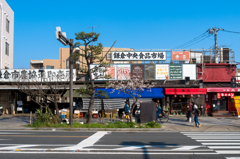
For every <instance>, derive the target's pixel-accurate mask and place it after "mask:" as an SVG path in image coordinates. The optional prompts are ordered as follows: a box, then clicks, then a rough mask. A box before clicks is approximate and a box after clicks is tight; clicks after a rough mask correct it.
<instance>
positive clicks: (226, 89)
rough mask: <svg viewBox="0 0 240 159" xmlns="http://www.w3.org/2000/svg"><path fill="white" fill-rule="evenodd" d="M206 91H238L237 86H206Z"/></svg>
mask: <svg viewBox="0 0 240 159" xmlns="http://www.w3.org/2000/svg"><path fill="white" fill-rule="evenodd" d="M207 92H218V93H219V92H224V93H226V92H230V93H231V92H240V89H239V88H230V87H220V88H207Z"/></svg>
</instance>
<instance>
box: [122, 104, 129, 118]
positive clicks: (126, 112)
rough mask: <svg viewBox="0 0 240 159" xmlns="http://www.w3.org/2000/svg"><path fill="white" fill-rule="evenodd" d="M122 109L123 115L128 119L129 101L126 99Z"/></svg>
mask: <svg viewBox="0 0 240 159" xmlns="http://www.w3.org/2000/svg"><path fill="white" fill-rule="evenodd" d="M123 111H124V113H125V115H126V116H127V119H128V121H129V120H130V118H129V102H128V101H126V102H125V106H124V109H123Z"/></svg>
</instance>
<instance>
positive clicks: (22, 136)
mask: <svg viewBox="0 0 240 159" xmlns="http://www.w3.org/2000/svg"><path fill="white" fill-rule="evenodd" d="M0 136H8V137H89V136H47V135H46V136H44V135H41V136H38V135H0Z"/></svg>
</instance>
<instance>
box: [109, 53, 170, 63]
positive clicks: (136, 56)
mask: <svg viewBox="0 0 240 159" xmlns="http://www.w3.org/2000/svg"><path fill="white" fill-rule="evenodd" d="M112 60H113V61H114V60H115V61H116V60H121V61H128V60H129V61H133V60H137V61H142V60H157V61H158V60H166V52H134V51H132V52H129V51H127V52H112Z"/></svg>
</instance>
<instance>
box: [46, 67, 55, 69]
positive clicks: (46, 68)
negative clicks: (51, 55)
mask: <svg viewBox="0 0 240 159" xmlns="http://www.w3.org/2000/svg"><path fill="white" fill-rule="evenodd" d="M46 69H54V66H46Z"/></svg>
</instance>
